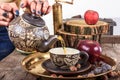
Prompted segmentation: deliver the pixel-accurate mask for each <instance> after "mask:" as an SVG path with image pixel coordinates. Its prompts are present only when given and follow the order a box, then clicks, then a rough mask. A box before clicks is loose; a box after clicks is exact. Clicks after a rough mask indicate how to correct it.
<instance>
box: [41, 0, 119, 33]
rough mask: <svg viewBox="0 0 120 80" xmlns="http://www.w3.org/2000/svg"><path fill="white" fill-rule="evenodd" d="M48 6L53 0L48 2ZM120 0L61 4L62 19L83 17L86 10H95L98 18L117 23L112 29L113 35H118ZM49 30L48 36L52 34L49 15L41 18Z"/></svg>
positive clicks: (91, 0)
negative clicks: (110, 19) (109, 19)
mask: <svg viewBox="0 0 120 80" xmlns="http://www.w3.org/2000/svg"><path fill="white" fill-rule="evenodd" d="M48 1H49V3H50V5H53V4H54V0H48ZM119 6H120V0H74V4H73V5H70V4H65V3H62V11H63V19H66V18H70V17H72V16H74V15H82V16H83V15H84V12H85V11H86V10H95V11H97V12H98V13H99V17H100V18H112V19H113V20H114V21H116V22H117V26H115V27H114V35H120V8H119ZM43 18H44V19H45V21H46V24H47V26H48V28H49V31H50V34H53V16H52V11H51V12H50V14H48V15H45V16H43Z"/></svg>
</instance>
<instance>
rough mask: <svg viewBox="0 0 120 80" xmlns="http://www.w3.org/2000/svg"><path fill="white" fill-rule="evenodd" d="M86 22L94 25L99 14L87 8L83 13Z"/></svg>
mask: <svg viewBox="0 0 120 80" xmlns="http://www.w3.org/2000/svg"><path fill="white" fill-rule="evenodd" d="M84 19H85V22H86V24H88V25H95V24H96V23H97V22H98V19H99V14H98V12H97V11H94V10H87V11H86V12H85V14H84Z"/></svg>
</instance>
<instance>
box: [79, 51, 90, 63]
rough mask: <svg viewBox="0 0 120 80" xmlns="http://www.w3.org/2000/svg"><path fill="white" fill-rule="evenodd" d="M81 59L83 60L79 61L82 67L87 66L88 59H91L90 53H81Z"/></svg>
mask: <svg viewBox="0 0 120 80" xmlns="http://www.w3.org/2000/svg"><path fill="white" fill-rule="evenodd" d="M80 57H81V59H80V60H79V63H80V64H81V65H85V64H86V63H87V61H88V59H89V55H88V53H87V52H85V51H81V52H80Z"/></svg>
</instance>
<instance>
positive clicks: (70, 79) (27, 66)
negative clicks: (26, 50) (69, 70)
mask: <svg viewBox="0 0 120 80" xmlns="http://www.w3.org/2000/svg"><path fill="white" fill-rule="evenodd" d="M104 57H105V58H108V59H106V62H108V63H109V65H111V66H112V69H111V70H109V71H106V72H104V73H100V74H97V75H95V76H93V77H82V78H80V77H76V76H67V77H63V78H59V77H57V78H54V77H51V76H50V73H48V72H47V71H46V70H45V69H44V68H43V67H42V63H43V61H45V60H47V59H49V58H50V56H49V53H35V54H31V55H29V56H27V57H26V58H24V59H23V60H22V63H21V64H22V68H23V69H24V70H25V71H27V72H29V73H31V74H33V75H35V76H38V77H41V78H42V79H43V80H77V79H78V80H86V79H87V80H89V79H90V80H91V79H92V80H96V78H97V77H99V76H103V75H105V74H107V73H109V72H111V71H113V70H115V69H116V62H115V61H114V60H113V59H112V58H110V57H108V56H104ZM108 60H110V61H108Z"/></svg>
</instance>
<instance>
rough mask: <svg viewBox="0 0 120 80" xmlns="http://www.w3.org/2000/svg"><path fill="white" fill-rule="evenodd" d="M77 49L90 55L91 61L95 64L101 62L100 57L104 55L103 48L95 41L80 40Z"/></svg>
mask: <svg viewBox="0 0 120 80" xmlns="http://www.w3.org/2000/svg"><path fill="white" fill-rule="evenodd" d="M77 49H79V50H80V51H85V52H87V53H88V55H89V61H90V62H91V63H95V61H100V58H99V56H100V55H101V53H102V48H101V46H100V44H99V43H98V42H97V41H93V40H80V41H79V43H78V45H77Z"/></svg>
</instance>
